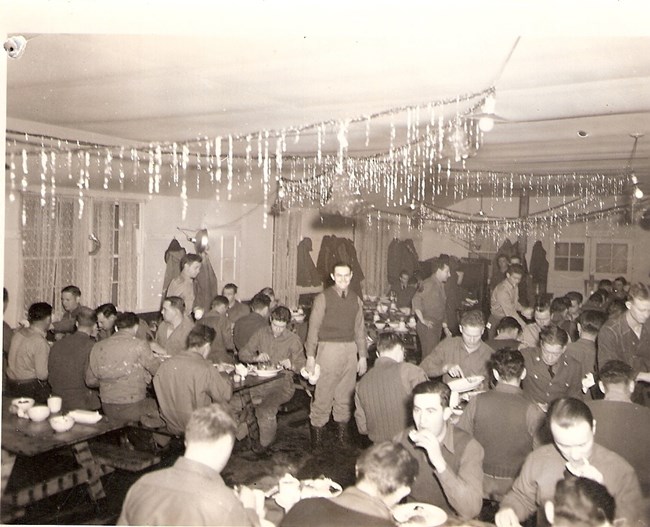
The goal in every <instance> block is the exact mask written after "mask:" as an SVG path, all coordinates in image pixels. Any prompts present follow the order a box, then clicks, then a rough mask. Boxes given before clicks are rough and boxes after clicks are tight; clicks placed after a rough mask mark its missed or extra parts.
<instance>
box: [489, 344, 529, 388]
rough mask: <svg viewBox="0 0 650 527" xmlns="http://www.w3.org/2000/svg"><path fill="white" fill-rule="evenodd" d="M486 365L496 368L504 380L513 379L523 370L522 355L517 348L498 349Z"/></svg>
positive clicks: (519, 375)
mask: <svg viewBox="0 0 650 527" xmlns="http://www.w3.org/2000/svg"><path fill="white" fill-rule="evenodd" d="M488 367H489V368H490V369H491V370H492V369H493V370H496V371H497V372H498V374H499V375H500V376H501V378H502V379H503V380H504V381H513V380H515V379H519V377H521V374H522V373H523V371H524V356H523V355H522V354H521V351H519V350H511V349H500V350H498V351H495V352H494V354H493V355H492V357H491V358H490V360H489V361H488Z"/></svg>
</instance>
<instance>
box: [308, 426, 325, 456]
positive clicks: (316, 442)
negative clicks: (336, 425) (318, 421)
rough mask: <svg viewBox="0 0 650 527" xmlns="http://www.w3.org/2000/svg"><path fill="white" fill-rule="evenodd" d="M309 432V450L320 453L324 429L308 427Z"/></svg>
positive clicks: (321, 427) (322, 427)
mask: <svg viewBox="0 0 650 527" xmlns="http://www.w3.org/2000/svg"><path fill="white" fill-rule="evenodd" d="M309 432H310V435H311V448H312V450H313V451H314V452H320V451H322V450H323V446H324V445H323V440H324V436H325V427H324V426H313V425H310V426H309Z"/></svg>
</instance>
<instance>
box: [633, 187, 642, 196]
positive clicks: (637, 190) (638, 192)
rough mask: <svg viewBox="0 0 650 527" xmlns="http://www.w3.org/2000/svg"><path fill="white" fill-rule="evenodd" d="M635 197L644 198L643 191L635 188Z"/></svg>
mask: <svg viewBox="0 0 650 527" xmlns="http://www.w3.org/2000/svg"><path fill="white" fill-rule="evenodd" d="M634 197H635V198H636V199H641V198H643V191H642V190H641V189H640V188H639V187H634Z"/></svg>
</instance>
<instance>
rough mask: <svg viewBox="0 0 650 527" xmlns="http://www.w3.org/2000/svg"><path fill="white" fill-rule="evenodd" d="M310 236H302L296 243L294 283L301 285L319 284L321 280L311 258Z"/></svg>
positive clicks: (311, 285)
mask: <svg viewBox="0 0 650 527" xmlns="http://www.w3.org/2000/svg"><path fill="white" fill-rule="evenodd" d="M311 251H312V241H311V238H303V239H302V240H301V242H300V243H299V244H298V261H297V264H296V285H299V286H301V287H313V286H319V285H321V284H322V283H323V280H322V278H321V276H320V273H319V272H318V269H316V265H314V261H313V260H312V259H311Z"/></svg>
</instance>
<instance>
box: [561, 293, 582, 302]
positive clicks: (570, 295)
mask: <svg viewBox="0 0 650 527" xmlns="http://www.w3.org/2000/svg"><path fill="white" fill-rule="evenodd" d="M565 296H566V297H567V298H568V299H569V301H570V302H573V301H574V300H575V301H576V302H577V303H578V305H580V304H582V301H583V300H584V297H583V296H582V293H578V291H569V292H568V293H567V294H566V295H565Z"/></svg>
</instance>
